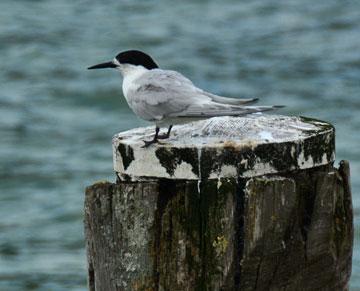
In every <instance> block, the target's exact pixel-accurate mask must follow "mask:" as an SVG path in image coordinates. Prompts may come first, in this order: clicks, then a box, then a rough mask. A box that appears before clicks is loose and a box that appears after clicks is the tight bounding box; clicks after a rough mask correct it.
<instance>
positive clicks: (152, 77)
mask: <svg viewBox="0 0 360 291" xmlns="http://www.w3.org/2000/svg"><path fill="white" fill-rule="evenodd" d="M106 68H112V69H116V70H117V71H119V72H120V73H121V75H122V77H123V83H122V91H123V95H124V97H125V99H126V101H127V103H128V105H129V107H130V108H131V109H132V111H133V112H134V113H135V114H136V115H137V116H138V117H140V118H141V119H143V120H146V121H150V122H154V123H155V135H154V138H153V139H152V140H150V141H146V140H144V146H143V147H148V146H150V145H151V144H154V143H158V142H159V140H161V139H167V138H169V137H170V132H171V129H172V127H173V125H175V124H184V123H187V122H190V121H194V120H202V119H207V118H211V117H216V116H243V115H246V114H251V113H256V112H263V111H269V110H273V109H276V108H281V107H284V106H281V105H275V106H248V105H249V104H252V103H255V102H256V101H258V99H257V98H252V99H239V98H230V97H223V96H218V95H215V94H212V93H210V92H207V91H205V90H202V89H200V88H198V87H196V86H195V85H194V84H193V82H192V81H190V80H189V79H188V78H186V77H185V76H183V75H182V74H181V73H179V72H177V71H173V70H164V69H160V68H159V66H158V65H157V63H156V62H155V61H154V60H153V58H152V57H151V56H149V55H148V54H146V53H144V52H142V51H139V50H127V51H123V52H120V53H119V54H117V55H116V57H114V58H113V60H112V61H109V62H105V63H100V64H97V65H94V66H91V67H88V69H89V70H94V69H106ZM165 126H166V127H167V132H166V133H165V134H160V128H161V127H165Z"/></svg>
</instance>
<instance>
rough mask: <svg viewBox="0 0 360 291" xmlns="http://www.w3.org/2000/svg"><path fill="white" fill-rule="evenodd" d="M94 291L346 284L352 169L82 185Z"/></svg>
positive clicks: (340, 287) (325, 287) (312, 287)
mask: <svg viewBox="0 0 360 291" xmlns="http://www.w3.org/2000/svg"><path fill="white" fill-rule="evenodd" d="M85 234H86V244H87V256H88V269H89V289H90V290H101V291H102V290H104V291H111V290H346V289H347V288H348V282H349V277H350V274H351V255H352V241H353V225H352V206H351V191H350V184H349V166H348V163H347V162H344V161H343V162H341V164H340V168H339V169H336V168H334V167H333V166H331V165H327V166H322V167H316V168H312V169H306V170H298V171H292V172H288V173H283V174H278V175H265V176H257V177H253V178H238V179H234V178H222V179H219V180H206V181H202V182H201V183H200V185H198V182H197V181H194V180H189V181H186V180H170V179H158V180H149V181H137V182H135V183H134V182H125V181H118V182H117V183H116V184H112V183H98V184H94V185H92V186H90V187H88V188H87V190H86V199H85Z"/></svg>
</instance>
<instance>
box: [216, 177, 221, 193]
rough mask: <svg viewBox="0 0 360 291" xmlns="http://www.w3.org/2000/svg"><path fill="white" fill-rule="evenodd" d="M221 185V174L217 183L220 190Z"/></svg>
mask: <svg viewBox="0 0 360 291" xmlns="http://www.w3.org/2000/svg"><path fill="white" fill-rule="evenodd" d="M221 185H222V182H221V177H220V176H219V177H218V180H217V184H216V186H217V189H218V190H219V189H220V187H221Z"/></svg>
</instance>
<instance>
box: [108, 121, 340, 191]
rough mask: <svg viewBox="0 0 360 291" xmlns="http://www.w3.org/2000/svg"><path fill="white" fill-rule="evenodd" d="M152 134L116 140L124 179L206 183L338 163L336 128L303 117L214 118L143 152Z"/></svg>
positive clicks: (145, 131) (117, 165)
mask: <svg viewBox="0 0 360 291" xmlns="http://www.w3.org/2000/svg"><path fill="white" fill-rule="evenodd" d="M153 131H154V128H152V127H146V128H136V129H132V130H129V131H126V132H122V133H119V134H117V135H115V136H114V138H113V147H114V169H115V171H116V172H117V174H118V175H119V176H126V177H130V178H131V179H132V180H139V179H146V178H151V177H159V178H169V179H190V180H199V181H201V180H204V179H217V178H218V177H249V176H252V175H253V174H254V173H256V174H257V175H263V174H271V173H275V172H284V171H288V170H299V169H306V168H311V167H314V166H321V165H325V164H329V163H332V162H333V161H334V159H335V142H334V140H335V139H334V128H333V127H332V126H331V125H330V124H328V123H325V122H322V121H318V120H314V119H309V118H304V117H289V116H279V115H264V114H262V115H249V116H246V117H214V118H210V119H207V120H202V121H198V122H193V123H189V124H185V125H180V126H174V129H173V133H172V134H171V136H170V138H169V139H167V140H166V142H164V143H162V144H155V145H152V146H150V147H148V148H142V146H143V140H144V139H147V138H148V137H149V136H151V135H152V134H153ZM199 186H200V184H199ZM199 188H200V187H199Z"/></svg>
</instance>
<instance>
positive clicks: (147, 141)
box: [142, 137, 161, 148]
mask: <svg viewBox="0 0 360 291" xmlns="http://www.w3.org/2000/svg"><path fill="white" fill-rule="evenodd" d="M158 138H159V137H158ZM158 138H157V139H152V140H143V142H144V145H143V146H142V148H147V147H149V146H151V145H152V144H154V143H159V144H161V142H159V141H158Z"/></svg>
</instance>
